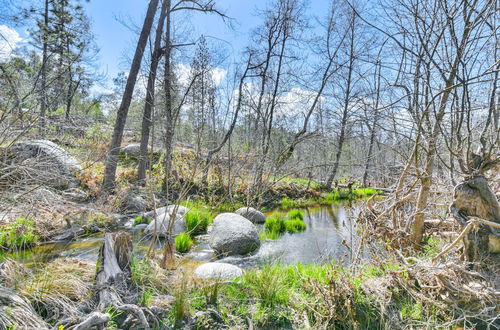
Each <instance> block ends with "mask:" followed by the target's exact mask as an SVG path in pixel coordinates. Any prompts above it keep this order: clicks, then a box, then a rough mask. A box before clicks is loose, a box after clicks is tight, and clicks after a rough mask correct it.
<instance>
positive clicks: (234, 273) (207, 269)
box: [194, 262, 243, 280]
mask: <svg viewBox="0 0 500 330" xmlns="http://www.w3.org/2000/svg"><path fill="white" fill-rule="evenodd" d="M194 275H195V276H196V277H198V278H203V279H219V280H232V279H235V278H237V277H240V276H242V275H243V270H242V269H241V268H240V267H238V266H235V265H231V264H227V263H224V262H208V263H206V264H203V265H201V266H198V268H196V269H195V271H194Z"/></svg>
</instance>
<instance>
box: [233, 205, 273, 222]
mask: <svg viewBox="0 0 500 330" xmlns="http://www.w3.org/2000/svg"><path fill="white" fill-rule="evenodd" d="M235 213H236V214H238V215H241V216H242V217H245V218H247V219H248V220H250V221H251V222H253V223H259V224H262V223H264V222H266V215H265V214H264V213H262V212H260V211H257V210H256V209H254V208H253V207H242V208H239V209H238V210H236V212H235Z"/></svg>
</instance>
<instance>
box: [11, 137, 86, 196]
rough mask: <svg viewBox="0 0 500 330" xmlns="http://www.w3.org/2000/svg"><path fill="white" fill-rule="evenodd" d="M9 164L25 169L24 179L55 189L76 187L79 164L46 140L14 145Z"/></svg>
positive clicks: (64, 151) (79, 169) (61, 149)
mask: <svg viewBox="0 0 500 330" xmlns="http://www.w3.org/2000/svg"><path fill="white" fill-rule="evenodd" d="M8 152H9V162H10V163H11V164H19V165H20V166H23V167H25V169H26V170H25V173H26V174H27V175H26V179H30V180H32V181H35V182H39V183H43V184H46V185H51V186H54V187H57V188H68V187H77V186H78V185H79V181H78V179H77V178H76V176H75V175H76V174H77V173H78V172H79V171H81V170H82V167H81V166H80V164H79V163H78V162H77V161H76V159H74V158H73V157H72V156H71V155H70V154H69V153H68V152H67V151H66V150H64V149H63V148H61V147H59V146H58V145H57V144H55V143H53V142H51V141H48V140H31V141H24V142H17V143H14V144H13V145H12V146H11V147H10V148H9V149H8Z"/></svg>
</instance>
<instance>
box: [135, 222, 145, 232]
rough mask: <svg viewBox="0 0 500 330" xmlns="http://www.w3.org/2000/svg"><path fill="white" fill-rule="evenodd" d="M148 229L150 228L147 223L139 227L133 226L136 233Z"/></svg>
mask: <svg viewBox="0 0 500 330" xmlns="http://www.w3.org/2000/svg"><path fill="white" fill-rule="evenodd" d="M147 227H148V225H147V224H146V223H141V224H139V225H136V226H133V227H132V229H133V230H134V231H141V230H145V229H146V228H147Z"/></svg>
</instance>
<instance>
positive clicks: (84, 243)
mask: <svg viewBox="0 0 500 330" xmlns="http://www.w3.org/2000/svg"><path fill="white" fill-rule="evenodd" d="M279 211H280V210H273V211H269V212H266V215H267V216H271V215H273V214H274V213H277V212H279ZM184 212H185V210H181V211H180V212H179V213H180V214H181V215H183V213H184ZM355 212H356V209H355V208H354V207H353V206H352V205H349V204H336V205H331V206H322V207H317V208H309V209H304V210H303V213H304V222H305V223H306V229H305V230H304V231H302V232H299V233H294V234H290V233H284V234H283V235H282V236H281V237H280V238H278V239H265V240H263V241H259V237H258V232H260V231H263V230H264V225H263V221H257V222H253V223H250V221H248V222H249V223H247V224H246V225H247V227H248V228H243V230H248V232H249V233H248V235H249V237H246V238H245V239H244V242H242V241H241V237H240V238H238V237H237V236H236V235H235V233H232V232H231V227H230V222H231V219H229V218H230V217H228V216H222V221H221V223H220V224H219V226H217V225H216V226H211V227H209V229H208V230H209V233H208V234H204V235H199V236H196V238H195V244H194V246H193V247H192V248H191V251H189V252H188V253H185V254H182V255H179V256H180V257H182V258H186V259H191V260H194V261H200V262H209V261H211V262H215V261H219V262H225V263H230V264H234V265H237V266H239V267H242V268H253V267H259V266H260V265H263V264H269V263H275V262H279V263H285V264H295V263H303V264H321V263H326V262H330V261H331V260H332V259H336V260H338V261H344V262H346V263H348V262H349V259H350V257H351V255H350V251H351V249H350V247H351V246H353V245H354V244H355V243H356V242H357V235H356V233H355V229H354V223H353V220H352V218H353V216H352V215H353V214H355ZM162 215H163V214H162V213H161V212H159V217H160V218H161V216H162ZM240 217H241V216H240ZM164 218H165V217H164ZM179 218H180V217H179ZM167 219H168V218H167ZM228 219H229V220H228ZM236 220H241V219H240V218H236ZM243 220H244V219H243ZM174 224H175V225H174V232H175V233H179V232H181V231H184V230H185V226H183V225H181V221H179V222H177V221H176V222H174ZM250 226H252V227H253V228H254V229H255V231H254V232H252V227H250ZM162 228H163V227H162V226H158V228H157V231H158V233H160V234H161V233H162ZM153 229H154V228H152V224H150V225H149V226H148V225H138V226H131V225H128V226H126V227H125V228H122V229H121V230H125V231H129V232H130V233H131V234H132V240H133V243H134V250H133V251H134V255H135V256H136V257H137V258H142V257H143V256H144V254H145V253H146V251H147V249H148V248H149V246H150V244H151V237H150V235H148V234H151V233H152V231H153ZM214 229H215V231H217V233H215V232H213V231H214ZM228 230H229V232H227V231H228ZM218 232H221V233H218ZM160 236H162V235H160ZM103 237H104V235H103V234H93V235H90V236H87V237H85V238H82V239H77V240H76V241H69V242H68V241H66V242H64V241H62V242H54V243H44V244H41V245H39V246H36V247H34V248H32V249H28V250H18V251H11V252H9V253H4V254H3V255H2V256H1V257H0V258H1V259H5V258H10V259H13V260H17V261H19V262H21V263H23V264H25V265H27V266H29V267H31V266H36V265H37V264H38V263H44V262H47V261H50V260H52V259H55V258H58V257H74V258H78V259H81V260H86V261H95V260H96V259H97V255H98V252H99V247H100V246H101V244H102V241H103ZM211 237H216V238H212V242H211ZM228 237H229V238H235V240H234V241H231V240H228V239H227V238H228ZM214 240H215V242H213V241H214ZM214 244H215V245H217V246H220V249H221V250H220V251H215V250H214V248H213V247H214ZM163 245H164V238H161V237H160V239H158V240H157V242H156V243H155V244H154V247H155V249H157V250H161V249H162V248H163ZM229 251H233V252H235V253H228V252H229ZM217 252H219V253H217Z"/></svg>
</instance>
